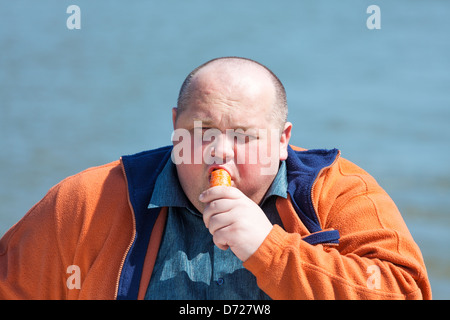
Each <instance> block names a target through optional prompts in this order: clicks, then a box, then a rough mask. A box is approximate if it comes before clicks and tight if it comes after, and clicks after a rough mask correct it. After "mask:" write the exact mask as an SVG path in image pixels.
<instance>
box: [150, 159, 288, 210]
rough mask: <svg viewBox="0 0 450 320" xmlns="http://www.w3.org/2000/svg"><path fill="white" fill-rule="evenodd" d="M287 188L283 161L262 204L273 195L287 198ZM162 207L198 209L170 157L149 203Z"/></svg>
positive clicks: (152, 206)
mask: <svg viewBox="0 0 450 320" xmlns="http://www.w3.org/2000/svg"><path fill="white" fill-rule="evenodd" d="M287 188H288V181H287V171H286V163H285V161H282V162H281V165H280V168H279V170H278V173H277V175H276V176H275V178H274V180H273V182H272V184H271V185H270V187H269V189H268V190H267V192H266V195H265V196H264V198H263V201H261V205H262V204H263V203H264V202H265V201H266V200H267V199H268V198H269V197H271V196H280V197H283V198H287ZM160 207H184V208H188V209H189V210H191V211H194V212H195V211H196V210H195V208H194V206H193V205H192V204H191V202H190V201H189V199H188V198H187V197H186V195H185V194H184V192H183V189H182V187H181V185H180V182H179V180H178V174H177V169H176V166H175V164H174V163H173V162H172V160H171V159H170V158H169V160H168V161H167V163H166V164H165V166H164V169H163V170H162V171H161V173H160V174H159V176H158V178H157V180H156V182H155V188H154V190H153V194H152V198H151V199H150V203H149V205H148V208H149V209H152V208H160Z"/></svg>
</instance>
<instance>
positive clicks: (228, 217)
mask: <svg viewBox="0 0 450 320" xmlns="http://www.w3.org/2000/svg"><path fill="white" fill-rule="evenodd" d="M235 220H236V219H235V215H234V214H233V212H232V211H226V212H222V213H218V214H215V215H213V216H211V217H210V218H209V220H208V225H207V228H208V230H209V232H210V233H211V234H212V235H214V234H215V233H216V232H217V231H218V230H221V229H223V228H226V227H228V226H231V225H232V224H233V223H234V222H236V221H235Z"/></svg>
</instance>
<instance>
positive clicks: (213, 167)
mask: <svg viewBox="0 0 450 320" xmlns="http://www.w3.org/2000/svg"><path fill="white" fill-rule="evenodd" d="M218 169H223V170H225V171H226V172H228V174H229V175H230V177H231V181H233V176H232V175H231V173H230V170H228V169H227V168H225V167H224V166H220V165H213V166H210V167H209V168H208V181H209V180H211V173H212V172H213V171H214V170H218Z"/></svg>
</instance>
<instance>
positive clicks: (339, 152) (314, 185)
mask: <svg viewBox="0 0 450 320" xmlns="http://www.w3.org/2000/svg"><path fill="white" fill-rule="evenodd" d="M340 157H341V151H340V150H338V154H337V155H336V157H335V158H334V160H333V162H332V163H331V164H330V165H328V166H326V167H323V168H322V169H320V171H319V173H318V174H317V176H316V179H315V180H314V182H313V185H312V187H311V204H312V205H313V208H314V211H315V212H316V215H317V220H319V224H320V227H321V228H323V226H322V222H321V221H320V218H319V210H318V209H317V208H316V206H315V205H314V199H313V195H314V188H315V187H316V182H317V180H318V179H319V177H320V175H321V174H322V172H323V171H325V170H327V169H329V168H331V167H332V166H334V164H335V163H336V162H337V161H338V160H339V158H340Z"/></svg>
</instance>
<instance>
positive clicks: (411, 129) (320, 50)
mask: <svg viewBox="0 0 450 320" xmlns="http://www.w3.org/2000/svg"><path fill="white" fill-rule="evenodd" d="M71 4H76V5H78V6H79V7H80V9H81V29H80V30H69V29H68V28H67V27H66V19H67V18H68V17H69V14H67V13H66V9H67V7H68V6H69V5H71ZM372 4H376V5H378V6H379V7H380V9H381V29H380V30H369V29H368V28H367V27H366V20H367V18H368V17H369V14H367V13H366V9H367V7H368V6H369V5H372ZM449 12H450V2H449V1H443V0H442V1H438V0H434V1H433V0H430V1H418V0H402V1H399V0H397V1H387V0H385V1H361V0H353V1H350V0H341V1H331V0H329V1H323V0H322V1H320V0H309V1H273V0H272V1H267V0H265V1H261V0H260V1H237V0H229V1H200V0H191V1H181V0H179V1H174V0H167V1H149V0H145V1H144V0H142V1H138V0H135V1H121V2H119V1H100V0H98V1H92V0H90V1H88V0H82V1H80V0H77V1H75V0H73V1H66V0H65V1H61V0H53V1H51V0H39V1H31V0H29V1H24V0H16V1H6V0H0V151H1V152H0V235H1V234H3V233H4V232H6V230H7V229H8V228H10V227H11V226H12V225H13V224H14V223H15V222H17V221H18V220H19V219H20V218H21V217H22V216H23V215H24V214H25V213H26V211H27V210H28V209H29V208H30V207H31V206H33V204H34V203H36V202H37V201H39V200H40V199H41V198H42V197H43V196H44V195H45V193H46V192H47V190H48V189H49V188H50V187H51V186H53V185H54V184H56V183H57V182H59V181H60V180H61V179H63V178H65V177H66V176H69V175H72V174H75V173H77V172H79V171H81V170H83V169H85V168H87V167H91V166H96V165H100V164H103V163H106V162H110V161H113V160H116V159H118V158H119V157H120V156H121V155H123V154H130V153H135V152H138V151H141V150H145V149H150V148H155V147H158V146H161V145H166V144H170V135H171V132H172V128H171V111H170V109H171V107H173V106H174V105H175V103H176V97H177V93H178V89H179V86H180V85H181V82H182V81H183V80H184V77H185V76H186V75H187V73H189V72H190V71H191V70H192V69H193V68H195V67H196V66H198V65H199V64H201V63H203V62H205V61H206V60H209V59H211V58H215V57H218V56H227V55H238V56H245V57H249V58H253V59H256V60H258V61H260V62H262V63H264V64H266V65H267V66H269V67H270V68H271V69H272V70H273V71H274V72H275V73H276V74H277V75H278V76H279V78H280V79H281V80H282V81H283V83H284V85H285V87H286V89H287V92H288V103H289V108H290V109H289V120H290V121H291V122H293V123H294V129H293V138H292V140H291V142H292V143H293V144H295V145H298V146H302V147H305V148H332V147H337V148H339V149H341V151H342V155H343V157H345V158H347V159H349V160H351V161H353V162H355V163H357V164H358V165H360V166H361V167H363V168H364V169H366V170H367V171H368V172H370V173H371V174H372V175H373V176H374V177H375V178H376V179H377V181H378V182H379V183H380V184H381V185H382V186H383V187H384V188H385V189H386V190H387V191H388V193H389V194H390V195H391V196H392V198H393V199H394V200H395V202H396V203H397V205H398V207H399V208H400V210H401V212H402V214H403V217H404V219H405V221H406V223H407V225H408V227H409V228H410V231H411V233H412V234H413V236H414V238H415V240H416V242H417V243H418V244H419V246H420V247H421V249H422V253H423V256H424V258H425V261H426V264H427V268H428V272H429V276H430V279H431V283H432V289H433V295H434V298H436V299H449V298H450V250H449V249H448V244H449V243H450V209H449V207H450V170H449V163H450V146H449V144H450V123H449V120H450V19H449V18H448V13H449Z"/></svg>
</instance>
